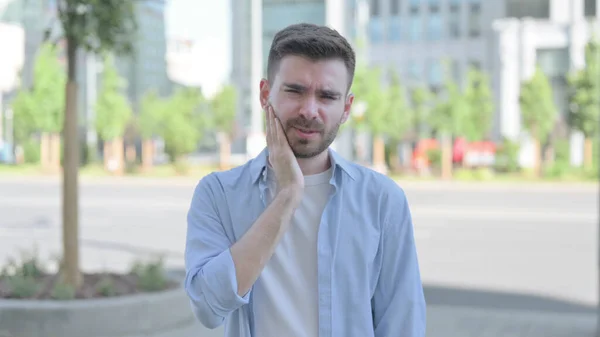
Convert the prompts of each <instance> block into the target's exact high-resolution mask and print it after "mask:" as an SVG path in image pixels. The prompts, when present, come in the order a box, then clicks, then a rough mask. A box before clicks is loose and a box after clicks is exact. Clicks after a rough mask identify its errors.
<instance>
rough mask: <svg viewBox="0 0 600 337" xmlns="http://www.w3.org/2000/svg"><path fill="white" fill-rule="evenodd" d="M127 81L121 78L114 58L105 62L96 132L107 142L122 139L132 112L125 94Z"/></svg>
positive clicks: (97, 106) (98, 102) (97, 109)
mask: <svg viewBox="0 0 600 337" xmlns="http://www.w3.org/2000/svg"><path fill="white" fill-rule="evenodd" d="M125 86H126V84H125V81H124V80H123V79H122V78H121V77H120V76H119V73H118V72H117V69H116V67H115V65H114V61H113V58H112V57H111V56H107V57H106V58H105V60H104V72H103V76H102V86H101V88H100V93H99V95H98V101H97V102H96V120H95V122H96V130H97V132H98V134H99V135H100V137H102V139H104V140H105V141H111V140H113V139H115V138H117V137H122V136H123V133H124V132H125V128H126V127H127V124H128V123H129V121H130V120H131V116H132V111H131V106H130V105H129V101H128V100H127V97H126V96H125V94H124V89H125Z"/></svg>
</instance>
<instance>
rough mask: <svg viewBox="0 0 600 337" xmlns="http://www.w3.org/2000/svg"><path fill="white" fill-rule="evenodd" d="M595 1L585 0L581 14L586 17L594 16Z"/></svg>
mask: <svg viewBox="0 0 600 337" xmlns="http://www.w3.org/2000/svg"><path fill="white" fill-rule="evenodd" d="M596 6H597V2H596V0H585V3H584V9H583V15H584V16H585V17H586V18H595V17H596V16H597V14H596V13H597V10H598V9H597V7H596Z"/></svg>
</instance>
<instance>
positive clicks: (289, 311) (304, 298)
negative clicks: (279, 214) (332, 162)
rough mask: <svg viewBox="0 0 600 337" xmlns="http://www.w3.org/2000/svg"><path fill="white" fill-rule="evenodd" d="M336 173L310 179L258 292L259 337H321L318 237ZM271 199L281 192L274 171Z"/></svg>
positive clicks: (270, 188) (254, 305)
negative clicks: (276, 191)
mask: <svg viewBox="0 0 600 337" xmlns="http://www.w3.org/2000/svg"><path fill="white" fill-rule="evenodd" d="M331 174H332V169H331V168H330V169H329V170H327V171H325V172H323V173H319V174H315V175H311V176H304V196H303V198H302V202H301V204H300V205H299V207H298V208H297V209H296V212H295V213H294V216H293V218H292V222H291V223H290V226H289V228H288V229H287V232H285V233H284V235H283V236H282V238H281V241H280V242H279V244H278V245H277V247H276V248H275V252H274V254H273V256H272V257H271V259H270V260H269V261H268V262H267V264H266V266H265V268H264V269H263V271H262V273H261V275H260V277H259V278H258V280H257V281H256V283H255V286H254V290H253V292H254V293H253V302H254V304H253V307H254V315H255V330H256V336H258V337H281V336H286V337H314V336H318V334H319V333H318V330H319V329H318V316H319V313H318V287H317V234H318V231H319V224H320V223H321V215H322V214H323V210H324V208H325V205H326V204H327V201H328V200H329V194H330V192H331V188H332V186H331V185H330V184H329V181H330V179H331ZM267 177H269V190H270V191H271V195H270V200H272V198H273V193H274V191H275V183H274V179H275V177H274V173H273V171H269V172H268V173H267Z"/></svg>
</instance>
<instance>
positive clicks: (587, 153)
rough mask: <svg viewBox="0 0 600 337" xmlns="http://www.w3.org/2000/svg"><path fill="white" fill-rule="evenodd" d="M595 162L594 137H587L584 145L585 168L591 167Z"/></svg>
mask: <svg viewBox="0 0 600 337" xmlns="http://www.w3.org/2000/svg"><path fill="white" fill-rule="evenodd" d="M593 162H594V147H593V143H592V139H591V138H589V137H586V138H585V143H584V145H583V167H584V168H585V169H591V168H592V164H593Z"/></svg>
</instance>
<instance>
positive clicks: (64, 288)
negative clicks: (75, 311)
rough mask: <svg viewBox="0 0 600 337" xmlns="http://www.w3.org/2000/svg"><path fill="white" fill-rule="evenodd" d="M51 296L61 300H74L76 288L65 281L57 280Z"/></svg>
mask: <svg viewBox="0 0 600 337" xmlns="http://www.w3.org/2000/svg"><path fill="white" fill-rule="evenodd" d="M50 297H52V298H53V299H55V300H61V301H66V300H72V299H74V298H75V288H73V286H71V285H68V284H66V283H63V282H56V283H54V287H53V288H52V292H51V293H50Z"/></svg>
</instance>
